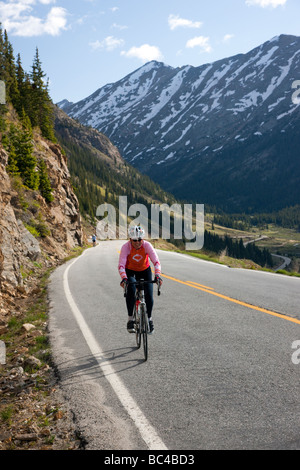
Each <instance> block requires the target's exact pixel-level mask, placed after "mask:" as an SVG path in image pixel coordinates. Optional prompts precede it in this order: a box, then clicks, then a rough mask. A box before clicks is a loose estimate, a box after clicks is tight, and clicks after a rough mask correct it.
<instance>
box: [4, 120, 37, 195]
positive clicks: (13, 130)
mask: <svg viewBox="0 0 300 470" xmlns="http://www.w3.org/2000/svg"><path fill="white" fill-rule="evenodd" d="M9 140H10V146H11V147H10V148H12V146H13V148H14V151H15V154H16V162H17V167H18V169H19V172H20V175H21V177H22V179H23V182H24V184H25V186H27V187H28V188H30V189H34V190H37V189H38V185H39V174H38V172H37V171H36V165H37V160H36V158H35V156H34V155H33V153H32V151H33V144H32V133H31V132H30V131H29V130H27V129H24V128H23V129H22V130H20V129H18V128H17V127H16V126H14V124H11V126H10V132H9Z"/></svg>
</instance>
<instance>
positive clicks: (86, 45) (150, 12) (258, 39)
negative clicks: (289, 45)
mask: <svg viewBox="0 0 300 470" xmlns="http://www.w3.org/2000/svg"><path fill="white" fill-rule="evenodd" d="M299 19H300V0H209V1H208V0H149V1H147V2H146V1H145V0H7V1H0V21H1V23H2V27H3V28H5V29H7V31H8V35H9V39H10V41H11V43H12V45H13V48H14V53H15V56H17V54H18V53H20V54H21V58H22V63H23V67H24V68H25V70H26V71H30V69H31V64H32V61H33V57H34V55H35V48H36V47H38V49H39V52H40V58H41V61H42V67H43V70H44V71H45V72H46V74H47V77H49V80H50V95H51V97H52V99H53V101H54V102H58V101H60V100H62V99H64V98H67V99H68V100H70V101H73V102H76V101H79V100H80V99H82V98H85V97H87V96H88V95H90V94H91V93H93V92H94V91H96V90H97V89H98V88H100V87H102V86H104V85H106V84H107V83H112V82H115V81H117V80H120V79H121V78H123V77H124V76H126V75H128V74H129V73H131V72H133V71H134V70H136V69H137V68H139V67H140V66H142V65H143V64H144V63H146V62H149V61H150V60H158V61H161V62H164V63H165V64H167V65H170V66H172V67H179V66H184V65H193V66H199V65H202V64H206V63H210V62H213V61H215V60H218V59H223V58H225V57H229V56H232V55H235V54H239V53H246V52H248V51H250V50H251V49H253V48H254V47H256V46H258V45H260V44H261V43H263V42H265V41H267V40H269V39H271V38H273V37H274V36H277V35H280V34H292V35H296V36H300V21H299ZM299 79H300V77H299Z"/></svg>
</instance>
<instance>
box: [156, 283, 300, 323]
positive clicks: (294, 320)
mask: <svg viewBox="0 0 300 470" xmlns="http://www.w3.org/2000/svg"><path fill="white" fill-rule="evenodd" d="M161 276H162V277H165V278H166V279H170V280H171V281H175V282H178V283H180V284H184V285H186V286H189V287H193V288H194V289H198V290H201V291H203V292H206V293H207V294H211V295H215V296H216V297H220V298H221V299H225V300H228V301H230V302H233V303H235V304H238V305H242V306H243V307H247V308H251V309H253V310H257V311H259V312H263V313H267V314H268V315H273V316H274V317H278V318H282V319H283V320H287V321H290V322H292V323H297V324H298V325H300V320H298V319H297V318H293V317H289V316H287V315H283V314H281V313H277V312H273V311H272V310H268V309H266V308H262V307H258V306H257V305H252V304H249V303H247V302H243V301H241V300H237V299H233V298H232V297H228V296H227V295H223V294H219V292H214V291H213V288H212V287H207V286H202V285H201V284H198V283H194V282H192V281H181V280H180V279H176V278H175V277H171V276H167V275H166V274H161Z"/></svg>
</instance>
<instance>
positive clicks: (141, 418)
mask: <svg viewBox="0 0 300 470" xmlns="http://www.w3.org/2000/svg"><path fill="white" fill-rule="evenodd" d="M78 259H79V258H76V259H75V260H74V261H73V262H72V263H71V264H70V265H69V266H68V267H67V268H66V270H65V272H64V276H63V285H64V291H65V295H66V299H67V301H68V303H69V305H70V308H71V310H72V313H73V315H74V318H75V320H76V321H77V324H78V326H79V328H80V330H81V332H82V334H83V336H84V338H85V340H86V342H87V345H88V347H89V349H90V351H91V353H92V354H93V356H94V357H95V359H96V360H97V362H98V364H99V366H100V368H101V369H102V372H103V374H104V375H105V377H106V379H107V380H108V382H109V383H110V385H111V387H112V388H113V390H114V391H115V393H116V395H117V396H118V398H119V400H120V402H121V403H122V405H123V407H124V408H125V410H126V411H127V413H128V414H129V416H130V418H131V419H132V420H133V422H134V424H135V425H136V427H137V428H138V430H139V432H140V434H141V436H142V438H143V440H144V441H145V443H146V444H147V447H148V448H149V449H150V450H168V449H167V447H166V446H165V444H164V443H163V442H162V440H161V439H160V438H159V436H158V435H157V433H156V431H155V429H154V428H153V426H152V425H151V424H150V423H149V421H148V420H147V418H146V417H145V415H144V414H143V412H142V411H141V409H140V408H139V407H138V405H137V403H136V402H135V401H134V399H133V398H132V396H131V395H130V393H129V392H128V390H127V388H126V387H125V385H124V384H123V382H122V380H121V379H120V378H118V376H117V374H116V372H115V370H114V368H113V367H112V365H111V364H110V363H109V362H108V361H105V363H103V362H102V363H101V356H103V351H102V349H101V347H100V345H99V344H98V342H97V341H96V339H95V337H94V335H93V333H92V331H91V330H90V328H89V327H88V325H87V323H86V321H85V320H84V318H83V316H82V314H81V312H80V310H79V309H78V307H77V305H76V303H75V301H74V299H73V297H72V294H71V291H70V288H69V282H68V273H69V269H70V268H71V266H73V264H74V263H76V261H77V260H78ZM104 366H105V368H104Z"/></svg>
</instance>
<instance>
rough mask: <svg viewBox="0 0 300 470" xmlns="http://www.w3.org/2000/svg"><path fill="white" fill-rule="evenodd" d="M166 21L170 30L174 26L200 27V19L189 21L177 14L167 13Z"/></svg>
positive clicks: (174, 27)
mask: <svg viewBox="0 0 300 470" xmlns="http://www.w3.org/2000/svg"><path fill="white" fill-rule="evenodd" d="M168 23H169V26H170V29H171V30H174V29H176V28H182V27H183V28H201V26H202V23H201V21H191V20H186V19H184V18H180V16H179V15H169V17H168Z"/></svg>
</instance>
